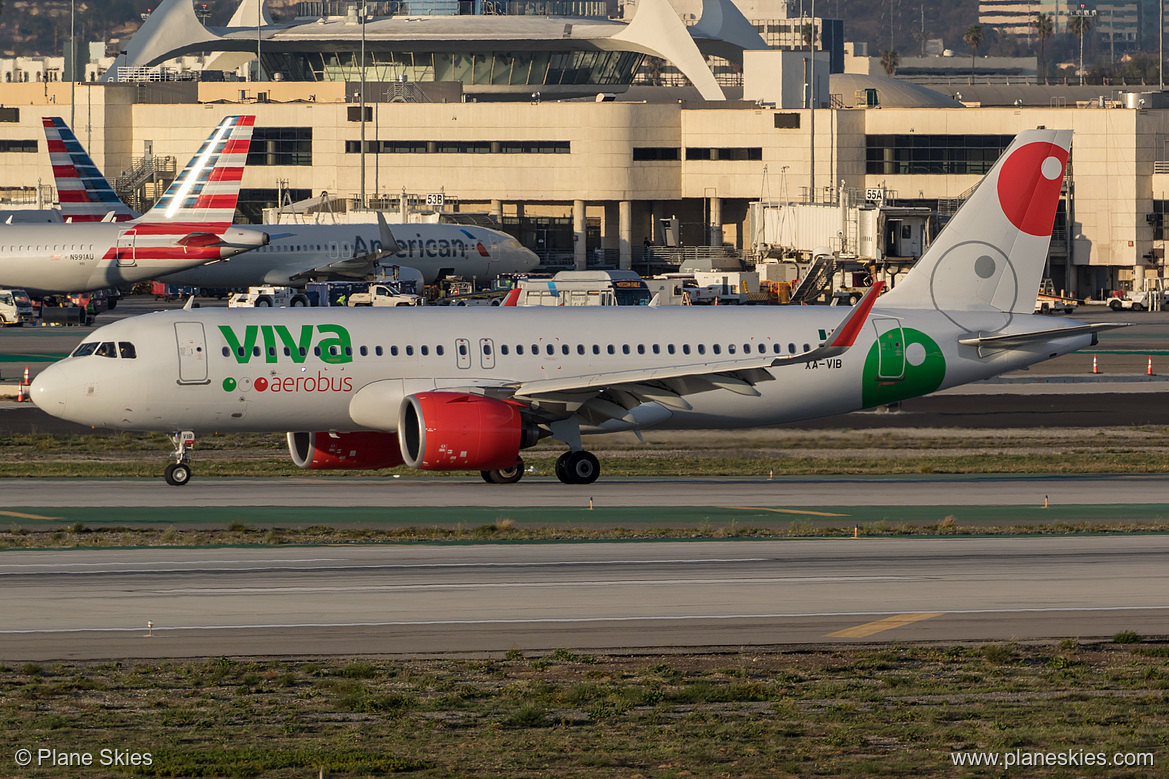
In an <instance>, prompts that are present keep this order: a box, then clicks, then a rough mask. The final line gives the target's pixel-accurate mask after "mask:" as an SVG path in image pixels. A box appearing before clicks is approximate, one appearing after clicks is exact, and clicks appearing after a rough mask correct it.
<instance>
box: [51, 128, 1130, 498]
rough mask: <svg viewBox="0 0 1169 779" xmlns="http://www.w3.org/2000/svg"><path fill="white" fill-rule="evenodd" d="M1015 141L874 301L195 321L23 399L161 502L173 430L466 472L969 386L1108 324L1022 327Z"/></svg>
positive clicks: (1022, 170) (566, 460) (1027, 179)
mask: <svg viewBox="0 0 1169 779" xmlns="http://www.w3.org/2000/svg"><path fill="white" fill-rule="evenodd" d="M1071 135H1072V134H1071V132H1070V131H1066V130H1042V129H1040V130H1028V131H1025V132H1023V133H1021V134H1020V135H1019V136H1018V137H1017V138H1016V139H1015V141H1014V143H1012V144H1011V146H1010V148H1008V149H1007V151H1006V152H1004V154H1003V156H1002V157H1001V158H1000V159H999V161H998V162H997V163H996V164H995V166H994V168H993V169H992V170H991V172H990V173H989V174H988V175H987V177H986V179H984V181H983V182H982V185H981V186H979V187H978V189H977V190H976V191H975V193H974V194H973V196H972V197H971V198H970V199H969V200H968V201H967V202H966V204H965V205H964V206H963V207H962V209H961V210H960V211H959V212H958V214H957V215H955V217H954V218H953V219H952V220H951V222H950V224H949V225H948V226H947V227H946V229H945V230H944V231H943V232H942V233H941V234H940V235H939V236H938V239H937V240H935V241H934V243H933V245H932V246H931V247H930V249H929V250H928V251H927V252H926V254H925V255H924V256H923V257H922V259H921V260H920V261H919V262H918V264H917V266H915V267H914V268H913V270H912V271H910V272H909V274H907V276H906V277H905V279H904V280H903V281H902V282H901V283H900V284H898V285H897V287H896V288H895V289H893V290H891V291H890V292H889V293H888V294H886V295H884V296H883V297H880V298H878V295H879V293H880V291H881V286H882V285H881V284H880V283H878V284H877V285H875V286H874V287H873V288H872V289H871V290H870V291H869V292H868V293H867V294H866V295H865V297H864V298H863V299H862V300H861V301H860V302H859V303H858V304H857V305H856V306H855V307H853V308H852V309H851V310H849V311H848V312H847V314H846V315H844V316H843V317H842V316H841V312H840V310H839V309H836V308H830V307H815V306H811V307H774V306H760V307H743V308H738V307H729V308H728V307H709V308H708V307H674V306H670V307H656V306H650V307H631V308H620V307H613V308H605V309H604V310H600V309H595V308H594V309H590V308H558V307H551V308H543V307H538V308H511V307H508V308H503V307H500V308H490V309H478V308H465V309H436V308H422V309H415V308H410V309H408V310H407V309H365V310H345V311H337V310H334V309H311V308H310V309H289V310H248V309H230V310H223V309H202V310H182V311H171V312H165V313H156V314H147V315H145V316H141V317H135V318H132V319H126V320H123V321H120V322H117V323H114V324H111V325H108V326H106V327H103V328H100V329H98V330H96V331H94V333H93V334H92V335H91V336H90V338H89V339H87V340H86V342H85V343H83V344H81V345H80V346H79V347H78V348H77V350H76V351H75V352H74V353H73V354H72V355H71V356H70V357H68V358H66V359H64V360H62V361H61V362H58V363H56V364H55V365H52V366H50V367H49V368H48V369H46V370H45V371H43V372H42V373H41V374H40V376H38V377H37V379H36V380H35V381H34V382H33V385H32V398H33V400H34V401H35V402H36V404H37V405H38V406H40V407H41V408H42V409H44V410H45V411H47V412H48V413H50V414H53V415H55V416H58V417H61V418H64V419H69V420H73V421H76V422H80V423H83V424H86V425H92V426H97V427H112V428H120V429H125V430H150V431H163V432H168V433H170V434H171V435H172V437H173V440H174V441H175V445H176V451H175V462H173V463H171V464H170V465H169V466H168V467H167V471H166V477H167V481H168V482H169V483H171V484H183V483H186V482H187V480H188V479H189V478H190V475H191V470H190V465H189V462H188V457H187V447H188V446H189V445H190V443H191V442H192V441H193V440H194V433H193V432H192V431H207V432H211V431H218V432H229V431H255V432H264V431H281V432H285V431H288V430H292V431H294V432H289V433H288V443H289V449H290V451H291V454H292V459H293V461H294V462H295V463H296V464H298V465H300V466H302V467H305V468H319V469H326V468H364V469H369V468H374V469H376V468H387V467H393V466H397V465H401V464H403V463H405V464H406V465H408V466H410V467H413V468H420V469H425V470H478V471H480V472H481V473H482V475H483V477H484V479H485V480H486V481H488V482H491V483H510V482H515V481H518V480H519V478H520V476H521V475H522V474H523V461H522V460H521V456H520V453H521V451H522V450H523V449H525V448H527V447H530V446H532V445H534V444H535V443H536V442H537V441H539V440H540V439H541V438H543V437H547V436H551V437H552V438H555V439H557V440H559V441H562V442H564V443H565V444H566V445H567V447H568V451H566V452H565V453H564V454H563V455H562V456H561V457H560V459H559V460H558V461H557V464H556V475H557V476H558V477H559V478H560V480H561V481H562V482H565V483H568V484H588V483H591V482H592V481H594V480H595V479H596V478H597V476H598V474H599V472H600V467H599V464H598V462H597V458H596V457H595V456H594V455H592V454H591V453H589V452H587V451H584V450H583V448H582V446H581V433H582V432H585V433H596V432H610V431H623V430H629V431H639V430H643V429H651V428H661V429H669V428H682V429H686V428H733V427H750V426H761V425H774V424H779V423H782V422H790V421H796V420H802V419H810V418H814V417H822V416H829V415H833V414H841V413H846V412H849V411H855V410H858V409H864V408H870V407H873V406H878V405H883V404H887V403H891V402H894V401H898V400H903V399H905V398H910V397H915V396H919V395H924V394H927V393H930V392H933V391H935V390H939V389H945V388H947V387H952V386H955V385H958V384H964V383H966V382H970V381H976V380H979V379H985V378H989V377H991V376H995V375H997V374H1000V373H1003V372H1005V371H1010V370H1014V369H1017V368H1022V367H1025V366H1027V365H1031V364H1033V363H1037V362H1040V361H1042V360H1046V359H1050V358H1052V357H1056V356H1058V355H1061V354H1066V353H1069V352H1073V351H1076V350H1078V349H1081V348H1084V347H1087V346H1089V345H1091V344H1093V343H1094V342H1095V340H1096V333H1097V331H1099V330H1101V329H1104V328H1106V327H1109V325H1086V324H1082V323H1077V322H1069V321H1063V322H1055V321H1053V320H1051V319H1050V318H1049V317H1036V316H1033V315H1032V312H1033V310H1034V305H1035V294H1036V290H1037V289H1038V287H1039V281H1040V276H1041V274H1042V271H1043V265H1044V259H1045V257H1046V255H1047V247H1048V243H1049V241H1050V238H1051V228H1052V223H1053V220H1054V217H1055V211H1056V205H1057V201H1058V198H1059V194H1060V187H1061V183H1062V180H1063V175H1064V169H1065V166H1066V164H1067V160H1068V155H1069V150H1070V146H1071Z"/></svg>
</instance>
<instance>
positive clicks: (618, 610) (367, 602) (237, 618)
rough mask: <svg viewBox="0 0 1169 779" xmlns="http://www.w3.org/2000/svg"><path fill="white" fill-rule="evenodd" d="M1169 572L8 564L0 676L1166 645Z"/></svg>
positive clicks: (318, 553) (1003, 564) (623, 564)
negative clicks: (790, 650)
mask: <svg viewBox="0 0 1169 779" xmlns="http://www.w3.org/2000/svg"><path fill="white" fill-rule="evenodd" d="M1166 554H1169V538H1166V537H1161V536H1142V537H1128V536H1125V537H1120V536H1112V537H1091V538H1061V537H1034V538H976V539H944V540H943V539H881V540H864V539H861V540H852V539H840V540H806V541H752V542H725V541H724V542H699V543H679V542H673V543H668V542H667V543H663V542H647V543H623V544H615V543H608V544H592V543H588V544H585V543H575V544H492V545H464V546H400V545H391V546H342V547H313V548H243V549H240V548H234V549H164V550H157V549H156V550H144V549H136V550H100V551H85V552H79V551H51V552H10V553H6V554H5V555H4V556H3V558H2V559H0V582H2V584H3V587H4V591H5V597H4V598H3V599H0V659H3V660H5V661H9V662H12V661H21V660H25V659H30V660H31V659H35V660H40V661H44V660H52V659H64V658H130V657H192V656H208V655H356V654H387V655H428V654H440V653H472V654H473V653H481V652H500V651H505V650H507V649H509V648H513V647H514V648H521V649H524V650H540V649H551V648H556V647H569V648H573V649H578V650H580V649H585V650H601V649H632V650H651V649H654V650H656V649H663V648H664V649H683V648H689V647H734V648H736V649H739V648H741V647H745V646H762V645H776V644H811V643H823V642H832V643H849V642H874V641H878V642H879V641H923V640H924V641H947V642H953V641H967V640H970V641H982V640H991V639H993V640H1005V639H1019V640H1026V639H1046V638H1054V637H1062V636H1071V637H1079V638H1088V637H1097V636H1109V635H1112V634H1114V633H1115V632H1117V631H1120V630H1135V631H1137V632H1138V633H1141V634H1144V635H1149V634H1164V633H1166V632H1169V631H1166V620H1167V619H1169V568H1167V567H1166V566H1165V565H1164V560H1165V558H1166ZM148 621H151V622H153V628H152V629H150V630H148V628H147V623H148Z"/></svg>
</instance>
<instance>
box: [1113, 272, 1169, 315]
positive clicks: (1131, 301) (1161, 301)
mask: <svg viewBox="0 0 1169 779" xmlns="http://www.w3.org/2000/svg"><path fill="white" fill-rule="evenodd" d="M1167 295H1169V279H1159V278H1148V279H1145V288H1144V289H1129V290H1112V292H1111V294H1109V296H1108V298H1107V300H1106V302H1107V303H1108V307H1109V308H1111V309H1112V310H1113V311H1123V310H1124V309H1131V310H1133V311H1160V310H1162V309H1164V308H1169V298H1167Z"/></svg>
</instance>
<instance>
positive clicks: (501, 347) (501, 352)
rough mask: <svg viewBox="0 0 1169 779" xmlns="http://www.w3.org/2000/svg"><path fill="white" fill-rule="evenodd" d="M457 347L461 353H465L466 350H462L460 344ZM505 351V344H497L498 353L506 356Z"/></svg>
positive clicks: (506, 348) (506, 350)
mask: <svg viewBox="0 0 1169 779" xmlns="http://www.w3.org/2000/svg"><path fill="white" fill-rule="evenodd" d="M459 349H460V350H461V351H462V353H463V354H466V350H464V349H463V348H462V347H461V346H460V347H459ZM507 352H508V347H507V344H500V345H499V353H500V354H502V355H503V356H504V357H506V356H507Z"/></svg>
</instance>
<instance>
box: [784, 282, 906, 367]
mask: <svg viewBox="0 0 1169 779" xmlns="http://www.w3.org/2000/svg"><path fill="white" fill-rule="evenodd" d="M884 287H885V282H883V281H878V282H877V283H875V284H874V285H873V286H872V287H870V288H869V291H868V292H866V293H865V296H864V297H863V298H861V299H860V302H858V303H857V304H856V305H855V306H853V307H852V310H851V311H849V312H848V316H846V317H845V318H844V320H843V321H842V322H841V323H840V324H839V325H837V326H836V329H835V330H833V331H832V333H831V335H830V336H829V337H828V339H827V340H826V341H824V343H822V344H820V345H819V346H817V347H816V348H815V349H813V350H811V351H810V352H804V353H803V354H793V355H790V356H787V357H777V358H775V361H774V362H772V363H771V364H772V366H773V367H778V366H781V365H798V364H801V363H806V362H816V361H818V360H826V359H828V358H829V357H839V356H840V355H842V354H844V353H845V352H847V351H848V350H849V349H850V348H852V345H853V344H854V343H856V338H857V336H858V335H860V332H861V328H863V327H864V326H865V322H866V321H867V320H868V318H869V312H871V311H872V310H873V304H874V303H876V302H877V296H878V295H880V294H881V290H882V289H884Z"/></svg>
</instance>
